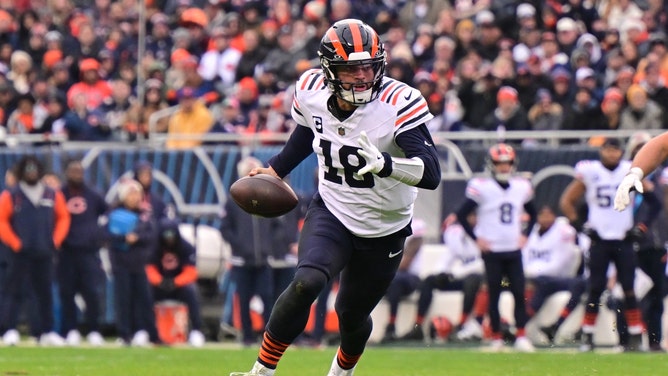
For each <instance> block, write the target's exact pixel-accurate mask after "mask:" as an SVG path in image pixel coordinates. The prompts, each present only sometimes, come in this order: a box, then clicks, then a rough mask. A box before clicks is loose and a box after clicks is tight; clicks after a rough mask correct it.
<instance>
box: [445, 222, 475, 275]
mask: <svg viewBox="0 0 668 376" xmlns="http://www.w3.org/2000/svg"><path fill="white" fill-rule="evenodd" d="M443 242H444V243H445V245H446V247H447V255H446V258H445V268H444V270H445V271H446V272H448V273H451V274H452V275H453V276H454V277H455V278H456V279H463V278H464V277H466V276H468V275H471V274H483V273H484V272H485V264H484V263H483V261H482V257H481V256H480V249H478V246H477V245H476V243H475V240H473V239H471V237H470V236H468V234H467V233H466V231H464V228H463V227H462V225H460V224H459V223H454V224H452V225H450V226H448V227H447V228H446V229H445V231H444V232H443Z"/></svg>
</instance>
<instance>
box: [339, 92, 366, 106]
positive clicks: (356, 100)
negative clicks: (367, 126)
mask: <svg viewBox="0 0 668 376" xmlns="http://www.w3.org/2000/svg"><path fill="white" fill-rule="evenodd" d="M339 92H340V94H341V99H343V100H344V101H346V102H349V103H350V104H354V105H355V106H360V105H363V104H367V103H369V102H371V96H372V95H373V88H369V89H367V90H364V91H355V90H354V88H350V90H343V88H341V90H340V91H339Z"/></svg>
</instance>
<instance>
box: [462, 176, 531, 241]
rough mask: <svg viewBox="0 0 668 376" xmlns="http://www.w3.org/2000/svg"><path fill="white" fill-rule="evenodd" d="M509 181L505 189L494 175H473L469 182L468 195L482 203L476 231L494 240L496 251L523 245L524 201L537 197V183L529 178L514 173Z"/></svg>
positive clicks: (479, 235) (478, 210) (479, 207)
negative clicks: (533, 183)
mask: <svg viewBox="0 0 668 376" xmlns="http://www.w3.org/2000/svg"><path fill="white" fill-rule="evenodd" d="M508 184H509V186H508V188H506V189H503V187H501V186H500V185H499V183H498V182H497V181H496V180H494V178H492V177H491V176H490V177H477V178H474V179H471V180H470V181H469V183H468V185H467V186H466V197H468V198H470V199H472V200H473V201H475V202H476V203H477V204H478V208H477V214H478V222H477V224H476V226H475V228H474V230H473V231H474V233H475V235H476V236H477V237H480V238H482V239H485V240H487V241H488V242H489V243H490V247H491V251H492V252H512V251H517V250H518V249H519V247H520V238H521V236H522V213H524V204H526V203H527V202H529V201H531V199H532V198H533V187H532V186H531V182H530V181H529V180H528V179H527V178H524V177H521V176H513V177H511V178H510V179H509V180H508Z"/></svg>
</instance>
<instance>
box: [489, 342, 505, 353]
mask: <svg viewBox="0 0 668 376" xmlns="http://www.w3.org/2000/svg"><path fill="white" fill-rule="evenodd" d="M505 346H506V345H505V343H504V342H503V340H502V339H493V340H492V342H490V343H489V350H490V351H492V352H499V351H502V350H503V349H504V348H505Z"/></svg>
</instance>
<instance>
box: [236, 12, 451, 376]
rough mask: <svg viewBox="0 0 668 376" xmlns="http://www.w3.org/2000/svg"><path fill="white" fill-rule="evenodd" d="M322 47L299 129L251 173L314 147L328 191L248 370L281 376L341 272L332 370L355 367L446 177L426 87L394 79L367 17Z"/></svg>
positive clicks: (303, 92)
mask: <svg viewBox="0 0 668 376" xmlns="http://www.w3.org/2000/svg"><path fill="white" fill-rule="evenodd" d="M318 54H319V56H320V65H321V69H311V70H308V71H306V72H304V74H302V76H301V77H300V78H299V80H298V81H297V85H296V90H295V94H294V98H293V103H292V117H293V119H294V120H295V121H296V123H297V124H299V125H298V126H297V127H296V128H295V130H294V131H293V132H292V134H291V136H290V139H289V140H288V141H287V143H286V144H285V146H284V147H283V149H282V150H281V152H280V153H279V154H278V155H276V156H274V157H272V158H271V159H270V160H269V162H268V163H269V167H267V168H258V169H255V170H253V171H251V173H250V175H256V174H260V173H263V174H271V175H274V176H278V177H281V178H283V177H285V176H286V175H288V173H289V172H290V171H292V170H293V169H294V168H295V167H296V166H297V165H298V164H299V163H300V162H301V161H302V160H304V159H305V158H306V157H308V156H309V155H310V154H311V153H313V152H315V153H316V155H317V157H318V167H319V179H318V192H317V193H316V194H315V197H314V198H313V201H312V203H311V205H310V206H309V208H308V212H307V214H306V218H305V220H304V227H303V230H302V233H301V238H300V240H299V264H298V266H297V272H296V273H295V277H294V279H293V281H292V283H291V284H290V285H289V286H288V288H287V289H286V290H285V291H284V292H283V294H281V296H280V297H279V298H278V300H277V301H276V304H275V305H274V309H273V310H272V313H271V318H270V319H269V323H268V324H267V326H266V330H265V334H264V339H263V341H262V345H261V349H260V352H259V356H258V358H257V361H256V362H255V364H254V365H253V367H252V369H251V371H250V372H248V373H246V375H269V376H271V375H274V372H275V369H276V366H277V365H278V362H279V361H280V359H281V357H282V356H283V354H284V352H285V351H286V349H287V348H288V346H290V344H291V343H292V342H293V341H294V340H295V338H297V336H298V335H299V334H300V333H301V332H302V331H303V329H304V327H305V326H306V322H307V320H308V316H309V312H310V308H311V304H312V303H313V301H314V300H315V299H316V298H317V297H318V294H319V293H320V291H321V290H322V289H323V287H324V286H326V285H327V283H328V282H329V280H331V279H332V278H334V277H335V276H336V275H338V274H339V273H341V275H340V285H339V286H340V287H339V292H338V295H337V298H336V303H335V309H336V312H337V316H338V319H339V329H340V333H341V344H340V346H339V348H338V350H337V353H336V355H335V356H334V360H333V361H332V365H331V368H330V370H329V373H328V376H350V375H353V372H354V369H355V366H356V364H357V362H358V361H359V359H360V357H361V356H362V353H363V352H364V349H365V346H366V343H367V340H368V338H369V336H370V334H371V329H372V323H371V316H370V314H371V311H372V310H373V309H374V307H375V306H376V305H377V304H378V302H379V301H380V299H382V298H383V296H384V295H385V290H386V289H387V287H388V286H389V284H390V282H391V281H392V279H393V278H394V274H395V272H396V270H397V268H398V267H399V263H400V261H401V257H402V256H401V255H402V252H403V245H404V241H405V239H406V237H407V236H409V235H410V234H411V229H410V226H411V219H412V216H413V206H414V202H415V198H416V196H417V188H416V187H420V188H426V189H435V188H436V187H437V186H438V184H439V183H440V176H441V171H440V165H439V161H438V154H437V152H436V148H435V147H434V142H433V141H432V139H431V135H430V134H429V131H428V129H427V127H426V125H425V123H426V122H428V121H429V120H430V119H431V118H432V117H433V116H432V115H431V114H430V113H429V110H428V109H427V102H426V101H425V99H424V98H423V97H422V95H421V94H420V92H419V91H418V90H416V89H413V88H411V87H409V86H408V85H406V84H404V83H402V82H399V81H396V80H394V79H391V78H388V77H385V76H384V71H385V63H386V54H385V49H384V47H383V44H382V43H381V41H380V38H379V36H378V34H377V33H376V32H375V31H374V30H373V29H372V28H371V27H370V26H369V25H367V24H365V23H363V22H362V21H359V20H355V19H345V20H341V21H338V22H336V23H335V24H334V25H332V26H331V27H330V28H329V29H328V30H327V31H326V32H325V35H324V36H323V38H322V40H321V43H320V48H319V51H318ZM309 146H310V147H309ZM242 375H243V373H242Z"/></svg>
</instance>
